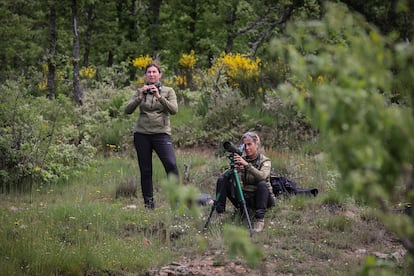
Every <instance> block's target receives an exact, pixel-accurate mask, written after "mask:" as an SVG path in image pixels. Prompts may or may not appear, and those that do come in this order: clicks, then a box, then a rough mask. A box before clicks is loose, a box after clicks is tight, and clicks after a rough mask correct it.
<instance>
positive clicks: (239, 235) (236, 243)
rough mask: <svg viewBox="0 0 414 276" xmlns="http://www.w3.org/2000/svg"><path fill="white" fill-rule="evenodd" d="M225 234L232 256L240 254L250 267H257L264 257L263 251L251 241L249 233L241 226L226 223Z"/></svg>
mask: <svg viewBox="0 0 414 276" xmlns="http://www.w3.org/2000/svg"><path fill="white" fill-rule="evenodd" d="M223 234H224V240H225V241H226V244H227V245H228V247H229V256H230V257H233V258H234V257H235V256H238V255H240V256H241V257H243V258H244V259H245V260H246V263H247V264H248V265H249V266H250V267H256V266H257V265H258V264H259V262H260V259H261V258H262V257H263V251H262V250H261V248H260V247H258V246H257V245H255V244H253V243H252V242H251V240H250V237H249V234H248V233H247V232H246V231H245V230H243V229H241V228H240V227H234V226H231V225H225V227H224V229H223Z"/></svg>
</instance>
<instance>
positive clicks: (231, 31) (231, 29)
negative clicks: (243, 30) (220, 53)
mask: <svg viewBox="0 0 414 276" xmlns="http://www.w3.org/2000/svg"><path fill="white" fill-rule="evenodd" d="M236 9H237V7H236V6H233V7H232V10H230V11H228V12H227V18H226V22H225V23H226V30H227V42H226V48H225V49H224V51H225V52H226V54H228V53H231V52H232V51H233V45H234V38H235V37H236V32H235V22H236Z"/></svg>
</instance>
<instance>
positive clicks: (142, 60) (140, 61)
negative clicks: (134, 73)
mask: <svg viewBox="0 0 414 276" xmlns="http://www.w3.org/2000/svg"><path fill="white" fill-rule="evenodd" d="M151 62H152V58H151V57H149V56H148V55H145V56H139V57H137V58H134V59H133V60H132V65H133V66H134V67H136V68H138V69H140V70H144V69H145V67H147V65H148V64H150V63H151Z"/></svg>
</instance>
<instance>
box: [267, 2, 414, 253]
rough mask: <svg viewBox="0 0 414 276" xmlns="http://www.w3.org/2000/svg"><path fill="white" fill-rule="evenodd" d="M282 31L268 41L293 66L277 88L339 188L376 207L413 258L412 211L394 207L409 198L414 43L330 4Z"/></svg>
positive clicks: (413, 196) (413, 159)
mask: <svg viewBox="0 0 414 276" xmlns="http://www.w3.org/2000/svg"><path fill="white" fill-rule="evenodd" d="M287 34H288V35H289V36H288V38H287V39H279V40H274V42H273V47H274V49H277V50H276V51H275V54H277V55H278V56H279V57H285V58H286V62H287V63H288V64H289V67H290V70H291V75H290V78H289V80H288V82H286V83H285V84H283V85H280V86H279V88H278V91H279V92H280V93H282V94H284V95H289V96H290V97H293V99H294V100H295V102H296V103H297V105H298V106H299V108H300V110H301V111H302V112H304V114H306V115H307V116H308V118H309V119H310V120H311V122H312V124H313V126H314V127H315V128H317V129H319V130H320V132H321V135H323V136H324V137H326V138H327V140H328V141H329V142H330V143H329V147H328V148H329V151H330V153H331V157H332V159H333V161H334V162H335V164H336V165H337V167H338V170H339V172H340V175H341V178H342V179H341V182H340V183H338V184H339V185H338V187H339V188H340V189H341V190H342V191H344V192H346V193H348V194H350V195H353V196H355V198H356V199H357V200H358V201H359V202H360V203H363V204H369V205H371V206H373V207H374V208H375V209H377V210H378V212H379V217H380V218H381V219H382V221H383V222H384V223H385V224H386V225H387V226H388V227H389V228H390V229H392V230H393V231H394V232H395V233H396V234H397V235H398V237H399V238H400V240H401V242H402V243H403V245H404V247H405V248H406V249H407V250H408V252H409V253H410V254H411V255H414V216H412V215H411V216H405V215H396V214H395V212H394V211H395V210H396V209H398V206H399V205H400V204H403V205H405V204H409V205H412V204H413V203H414V185H413V180H414V167H413V166H414V129H413V128H412V127H408V126H412V125H414V113H413V102H412V100H413V99H414V97H413V95H414V84H413V82H412V79H413V77H414V65H413V64H414V63H413V62H412V60H413V58H414V48H413V45H412V44H407V43H397V42H395V41H393V40H392V39H390V38H389V37H387V36H383V35H381V33H380V32H379V31H378V29H377V28H375V27H373V26H372V25H369V24H367V23H366V21H365V20H364V19H363V18H362V17H361V16H359V15H357V14H352V13H350V12H349V10H348V9H347V8H346V6H344V5H334V4H328V5H327V6H326V14H325V16H324V17H323V18H322V19H321V20H320V21H318V22H317V21H312V22H306V21H297V22H294V23H293V24H291V25H290V26H289V27H288V29H287ZM395 93H398V94H399V95H400V99H401V100H400V103H395V101H393V97H394V94H395Z"/></svg>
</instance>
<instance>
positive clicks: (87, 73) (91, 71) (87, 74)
mask: <svg viewBox="0 0 414 276" xmlns="http://www.w3.org/2000/svg"><path fill="white" fill-rule="evenodd" d="M95 74H96V69H95V68H94V67H93V66H88V67H85V66H82V69H81V70H80V72H79V75H80V76H81V77H82V78H88V79H92V78H93V77H94V76H95Z"/></svg>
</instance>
